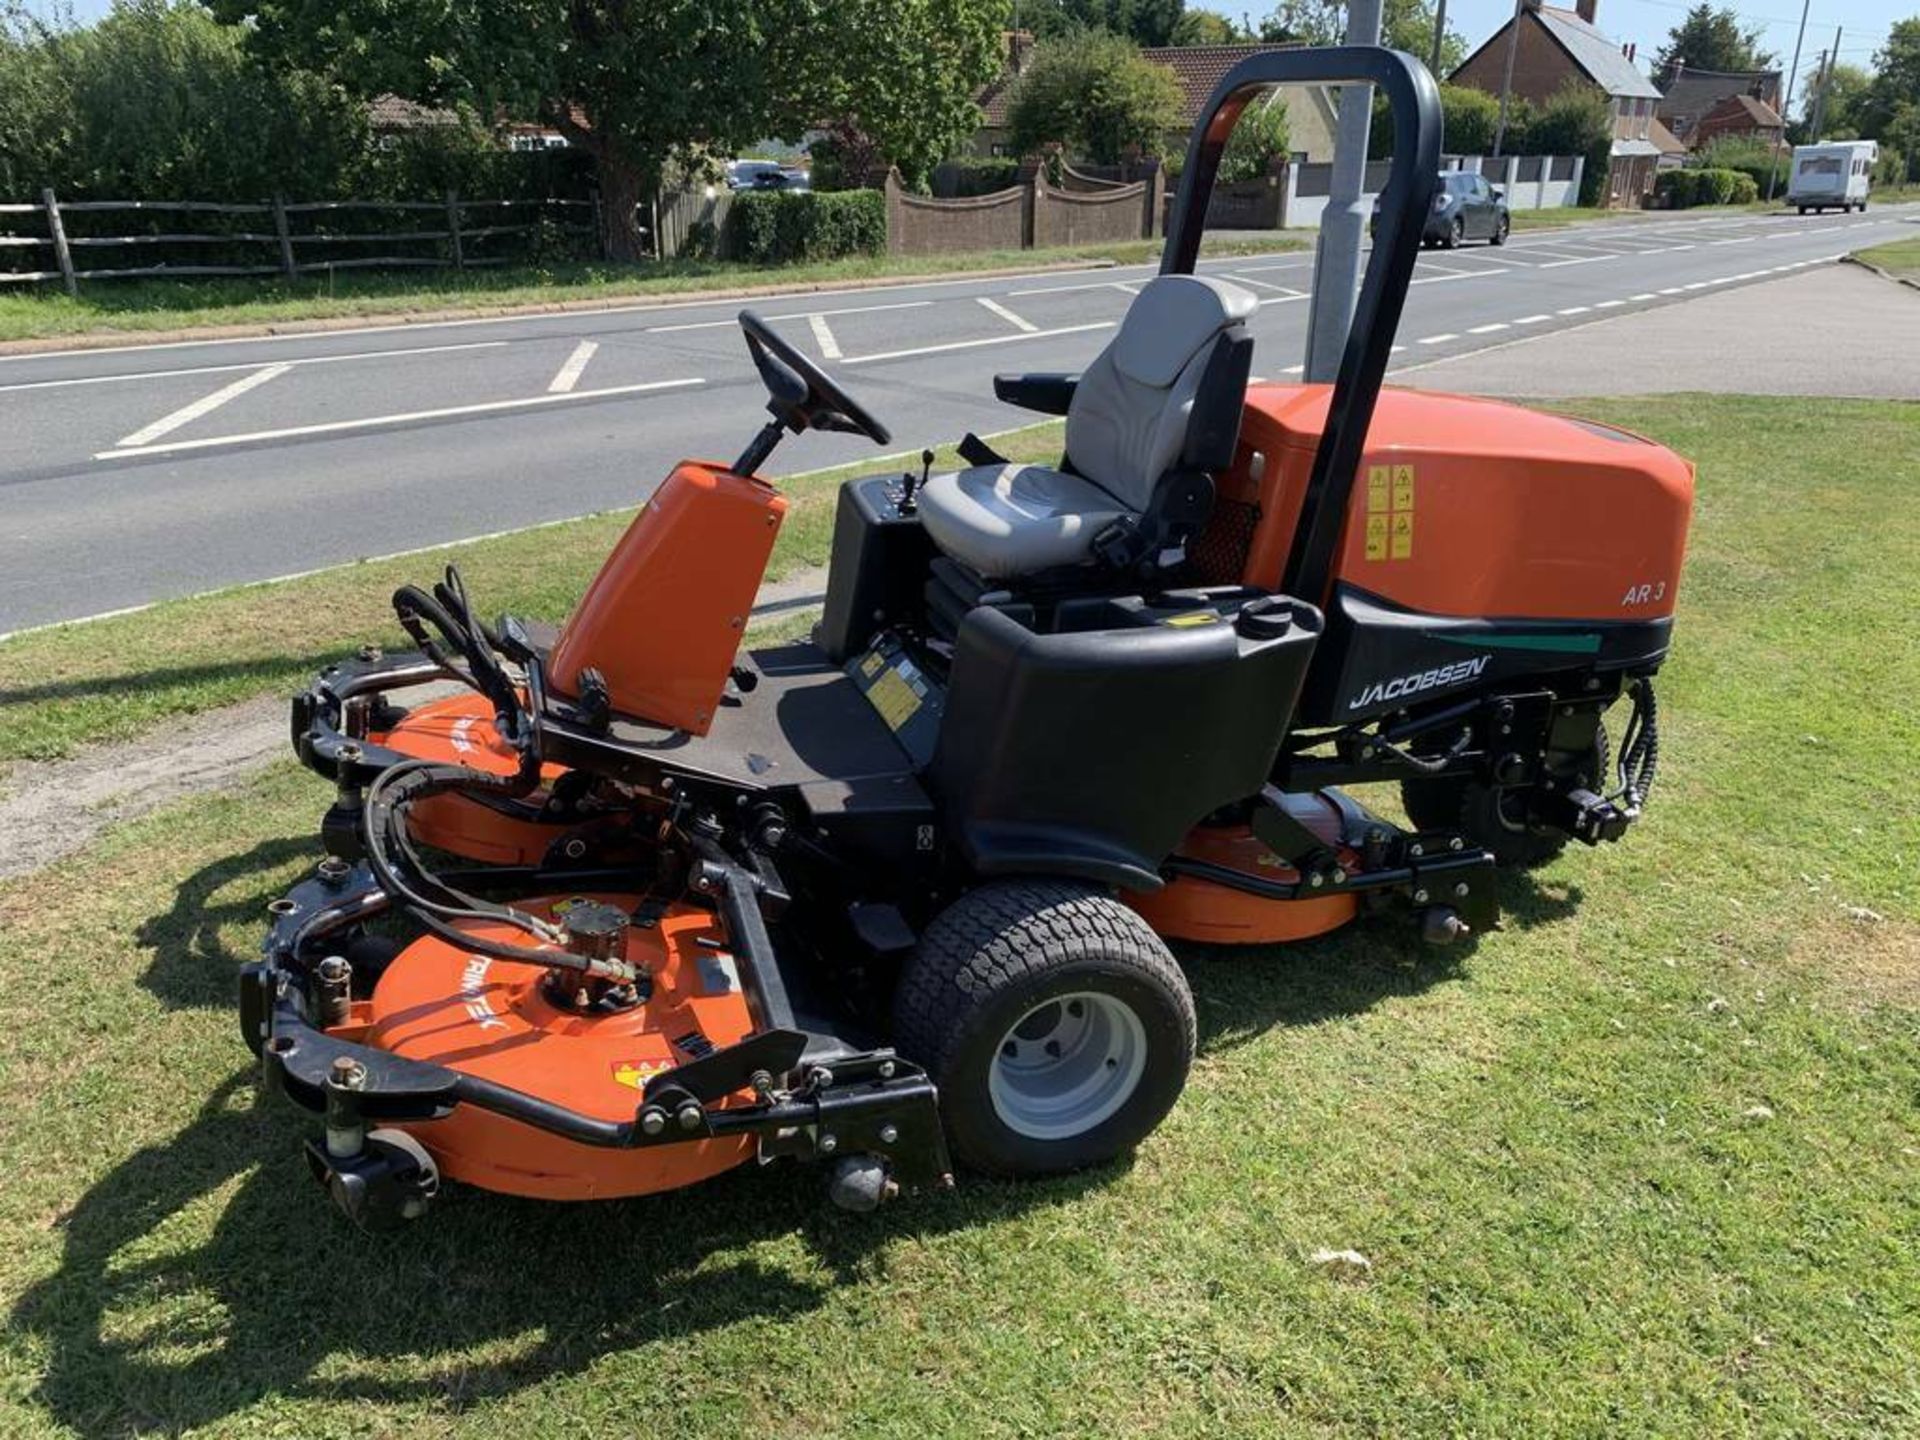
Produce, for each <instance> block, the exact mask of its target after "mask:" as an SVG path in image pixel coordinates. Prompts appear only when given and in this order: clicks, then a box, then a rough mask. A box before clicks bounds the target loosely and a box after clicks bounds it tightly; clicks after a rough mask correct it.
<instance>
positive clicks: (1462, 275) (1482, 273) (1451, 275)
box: [1407, 266, 1546, 285]
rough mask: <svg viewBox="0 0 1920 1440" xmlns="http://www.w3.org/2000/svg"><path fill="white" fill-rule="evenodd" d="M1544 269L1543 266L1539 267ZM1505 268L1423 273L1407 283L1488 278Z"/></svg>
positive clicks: (1499, 273) (1423, 283)
mask: <svg viewBox="0 0 1920 1440" xmlns="http://www.w3.org/2000/svg"><path fill="white" fill-rule="evenodd" d="M1541 268H1542V269H1545V268H1546V267H1545V266H1542V267H1541ZM1508 273H1510V272H1508V271H1506V270H1449V271H1448V272H1447V273H1446V274H1444V275H1423V276H1421V277H1420V278H1419V279H1418V280H1409V281H1408V282H1407V284H1409V285H1440V284H1443V283H1445V282H1446V281H1448V280H1489V279H1492V278H1493V277H1494V276H1496V275H1506V274H1508Z"/></svg>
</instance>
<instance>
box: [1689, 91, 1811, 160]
mask: <svg viewBox="0 0 1920 1440" xmlns="http://www.w3.org/2000/svg"><path fill="white" fill-rule="evenodd" d="M1786 133H1787V122H1786V121H1784V120H1782V119H1781V118H1780V112H1779V111H1778V110H1775V109H1774V108H1773V107H1772V106H1771V105H1769V104H1767V102H1766V101H1764V100H1758V99H1755V98H1754V97H1753V96H1751V95H1729V96H1727V98H1726V99H1724V100H1721V101H1719V102H1718V103H1716V104H1715V105H1714V106H1713V108H1712V109H1710V110H1708V111H1707V113H1706V114H1704V115H1702V116H1701V117H1700V118H1699V119H1698V120H1696V121H1695V122H1694V124H1693V128H1692V129H1690V130H1688V131H1687V142H1686V143H1687V145H1688V147H1689V148H1691V149H1694V150H1698V149H1700V148H1701V147H1702V146H1703V145H1706V144H1708V143H1709V142H1711V141H1714V140H1717V139H1719V138H1720V137H1721V136H1723V135H1737V136H1740V137H1742V138H1747V139H1753V140H1760V141H1763V142H1765V143H1766V144H1769V145H1778V144H1779V143H1780V141H1781V140H1782V139H1783V138H1785V136H1786Z"/></svg>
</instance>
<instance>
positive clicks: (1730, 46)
mask: <svg viewBox="0 0 1920 1440" xmlns="http://www.w3.org/2000/svg"><path fill="white" fill-rule="evenodd" d="M1765 33H1766V27H1765V26H1764V25H1746V24H1743V23H1741V20H1740V12H1739V11H1737V10H1735V9H1734V8H1733V7H1732V6H1731V5H1722V6H1719V7H1715V6H1713V5H1709V4H1705V3H1702V4H1699V5H1695V6H1694V7H1693V8H1692V9H1691V10H1689V11H1687V13H1686V18H1684V19H1683V20H1681V22H1680V23H1679V24H1678V25H1676V26H1674V27H1673V29H1672V30H1670V31H1668V32H1667V43H1666V44H1665V45H1662V46H1661V47H1660V53H1659V54H1658V55H1657V56H1655V57H1654V70H1655V74H1656V75H1657V76H1658V77H1659V80H1660V83H1661V84H1662V85H1666V84H1668V83H1670V82H1671V81H1672V79H1673V76H1674V74H1675V73H1676V71H1677V70H1678V68H1679V67H1680V66H1681V65H1683V64H1684V65H1685V67H1686V68H1687V69H1689V70H1727V71H1738V70H1766V69H1769V68H1771V67H1773V66H1775V65H1777V64H1779V58H1778V57H1777V56H1775V55H1774V54H1773V53H1772V52H1771V51H1768V50H1765V49H1762V48H1761V45H1760V37H1761V36H1762V35H1763V34H1765Z"/></svg>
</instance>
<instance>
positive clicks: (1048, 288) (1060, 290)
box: [1007, 280, 1140, 300]
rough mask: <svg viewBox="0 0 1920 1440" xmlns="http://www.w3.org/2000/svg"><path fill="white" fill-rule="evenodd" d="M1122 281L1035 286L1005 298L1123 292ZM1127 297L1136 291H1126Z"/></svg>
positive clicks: (1135, 293) (1008, 293) (1010, 291)
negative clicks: (1077, 291)
mask: <svg viewBox="0 0 1920 1440" xmlns="http://www.w3.org/2000/svg"><path fill="white" fill-rule="evenodd" d="M1125 289H1126V282H1125V281H1122V280H1089V281H1083V282H1082V283H1080V284H1078V285H1035V286H1033V287H1032V288H1031V289H1027V290H1009V291H1008V292H1007V298H1008V299H1009V300H1018V299H1019V298H1020V297H1021V296H1022V295H1065V294H1066V293H1067V292H1068V291H1070V290H1125ZM1127 293H1128V294H1129V295H1137V294H1139V293H1140V292H1139V291H1137V290H1128V291H1127Z"/></svg>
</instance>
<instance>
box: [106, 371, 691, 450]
mask: <svg viewBox="0 0 1920 1440" xmlns="http://www.w3.org/2000/svg"><path fill="white" fill-rule="evenodd" d="M704 384H706V381H705V380H703V379H700V378H698V377H695V378H692V379H687V380H649V381H646V382H644V383H643V384H639V385H611V386H608V387H607V388H606V389H604V390H574V391H571V392H570V393H568V394H565V395H533V396H529V397H528V398H526V399H524V400H487V401H483V402H481V403H480V404H477V405H448V406H445V407H443V408H441V409H438V410H409V411H406V412H404V413H402V414H399V415H370V416H368V417H367V418H366V419H364V420H328V421H325V422H323V423H321V424H318V425H290V426H288V427H287V428H286V429H284V430H254V431H250V432H249V433H247V434H245V435H216V436H214V437H213V438H211V439H207V440H176V441H174V442H173V443H172V444H168V445H142V446H140V447H138V448H133V447H131V446H129V447H128V448H125V449H114V450H102V451H101V452H100V453H99V454H97V455H95V456H94V457H93V458H94V459H96V460H124V459H127V458H129V457H132V456H138V455H165V454H170V453H171V452H173V451H176V450H212V449H216V448H218V447H221V446H225V445H251V444H255V443H257V442H260V441H264V440H296V439H302V438H304V437H306V436H309V435H338V434H342V433H344V432H346V431H350V430H374V429H378V428H380V427H381V426H385V425H405V424H408V423H410V422H412V421H416V420H448V419H453V418H454V417H456V416H461V415H491V414H495V413H497V412H499V411H503V410H527V409H531V408H533V407H534V406H537V405H552V404H555V403H560V402H565V401H569V400H598V399H602V398H605V397H607V396H610V395H639V394H642V393H643V392H645V391H648V390H677V389H684V388H686V387H687V386H689V385H704ZM131 438H132V437H129V439H131Z"/></svg>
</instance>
